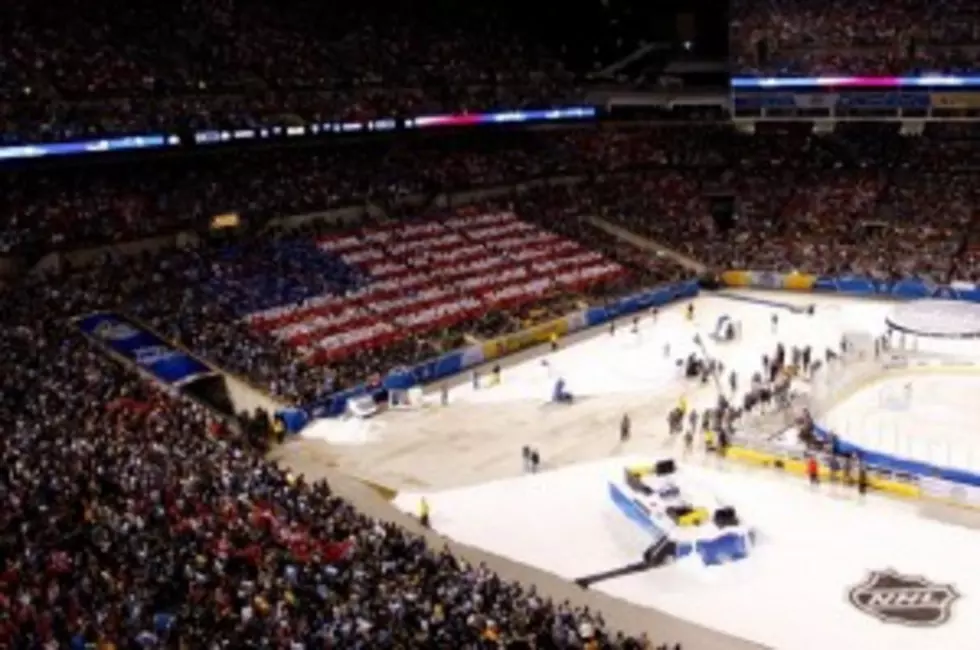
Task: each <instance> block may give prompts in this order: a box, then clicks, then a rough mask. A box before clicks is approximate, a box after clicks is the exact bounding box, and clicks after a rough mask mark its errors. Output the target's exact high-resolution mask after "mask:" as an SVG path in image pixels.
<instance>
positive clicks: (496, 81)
mask: <svg viewBox="0 0 980 650" xmlns="http://www.w3.org/2000/svg"><path fill="white" fill-rule="evenodd" d="M515 11H516V9H515V7H514V6H512V5H509V4H507V3H501V4H494V5H465V6H461V5H448V4H446V3H441V2H436V3H431V2H430V3H421V2H405V3H400V4H398V5H396V6H392V5H390V4H386V3H379V2H375V1H373V0H372V1H368V2H362V3H358V4H357V5H355V6H349V7H330V8H329V9H327V8H325V7H323V6H320V5H317V4H316V3H312V2H309V1H308V0H286V1H284V2H276V3H269V2H265V1H262V0H220V1H218V2H211V1H209V2H203V1H201V0H183V1H182V2H180V3H179V4H177V5H166V6H162V5H161V6H157V5H154V6H149V5H146V6H134V5H131V4H128V3H125V2H119V1H110V2H106V3H101V4H99V5H98V6H94V5H90V4H86V3H83V2H77V1H75V0H59V1H58V2H53V3H46V4H45V6H43V7H41V6H39V5H37V4H36V3H30V2H15V3H12V4H11V5H10V6H9V7H7V9H6V10H5V13H4V21H3V24H2V25H0V44H2V45H0V142H4V141H6V142H11V143H13V142H38V141H49V140H57V139H71V138H79V137H84V136H91V135H95V134H106V133H146V132H161V131H162V132H167V133H173V132H180V131H183V130H184V129H204V128H215V127H229V128H234V127H240V128H241V127H247V126H259V125H271V124H279V125H281V124H284V123H290V122H291V121H295V120H305V121H311V122H326V121H336V120H347V119H368V118H376V117H396V116H402V115H419V114H431V113H447V112H453V113H455V112H474V111H481V110H493V109H517V108H522V107H531V106H536V107H546V106H551V105H553V103H554V102H558V103H567V102H569V101H571V98H572V97H574V96H575V94H576V90H575V80H574V77H573V75H572V74H571V73H570V72H569V71H568V70H566V69H565V68H564V67H563V65H562V63H561V62H560V60H559V58H558V57H557V56H556V54H555V53H553V52H550V51H548V50H547V49H546V48H544V47H543V46H541V45H540V44H539V43H540V40H539V39H536V38H532V37H528V28H527V27H526V25H527V22H528V21H527V20H526V19H525V20H521V18H520V16H518V15H514V14H515ZM66 16H71V20H67V19H66Z"/></svg>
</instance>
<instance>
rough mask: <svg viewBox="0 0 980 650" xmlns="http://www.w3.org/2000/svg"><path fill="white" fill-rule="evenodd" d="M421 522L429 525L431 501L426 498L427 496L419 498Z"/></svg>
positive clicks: (426, 525)
mask: <svg viewBox="0 0 980 650" xmlns="http://www.w3.org/2000/svg"><path fill="white" fill-rule="evenodd" d="M419 523H420V524H422V525H423V526H425V527H426V528H428V527H429V502H428V501H426V500H425V497H422V498H421V499H420V500H419Z"/></svg>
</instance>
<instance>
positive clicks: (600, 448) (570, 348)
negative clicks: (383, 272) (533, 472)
mask: <svg viewBox="0 0 980 650" xmlns="http://www.w3.org/2000/svg"><path fill="white" fill-rule="evenodd" d="M732 295H736V296H738V295H745V294H739V293H737V292H733V293H732ZM748 295H753V296H759V295H760V294H757V293H756V294H748ZM761 297H763V298H768V299H772V300H778V301H780V302H782V303H787V304H796V305H800V306H802V305H806V304H811V303H817V305H818V307H817V312H816V315H815V316H812V317H811V316H807V315H804V314H795V313H791V312H790V311H788V310H786V309H776V308H772V307H767V306H763V305H759V304H755V303H750V302H745V301H742V300H736V299H732V298H723V297H719V296H717V295H715V296H712V295H709V296H705V297H699V298H697V299H695V301H694V303H695V314H696V316H695V320H694V322H693V323H692V322H688V321H687V320H686V319H685V317H684V309H685V307H686V303H684V304H676V305H672V306H670V307H667V308H664V309H661V311H660V314H659V316H658V318H657V319H656V321H655V320H654V319H653V318H652V317H651V316H650V315H649V314H643V315H641V316H640V327H639V333H638V334H632V333H631V332H630V327H631V324H630V319H628V318H627V319H624V320H623V321H622V322H621V323H620V324H619V326H618V328H617V331H616V333H615V335H610V334H609V333H608V331H607V330H605V329H603V330H597V331H595V332H589V333H586V334H585V335H584V337H585V338H584V339H582V340H578V341H576V342H568V341H563V342H562V347H561V349H560V350H558V351H557V352H555V353H547V352H544V351H542V352H541V354H543V355H544V357H542V356H540V355H539V356H535V357H533V358H528V359H525V360H523V361H519V362H517V363H512V364H511V365H507V366H505V368H504V371H503V382H502V383H501V384H500V385H498V386H492V387H487V386H486V385H485V384H484V385H483V387H481V388H479V389H474V388H473V387H472V386H471V384H470V382H469V380H468V377H461V378H460V379H459V382H458V383H457V384H456V385H454V386H453V388H452V389H451V392H450V395H449V401H450V404H449V406H448V407H445V408H443V407H439V406H433V407H432V408H428V409H424V410H422V411H415V412H389V413H385V414H384V415H382V416H380V417H376V418H372V419H370V420H357V419H351V420H346V421H324V422H322V423H321V424H320V425H318V426H317V427H316V428H315V429H313V430H308V432H305V433H304V435H312V436H316V437H318V438H321V439H323V440H325V441H326V442H329V443H330V444H331V449H332V455H333V456H336V457H337V460H338V462H340V463H343V465H344V466H345V467H347V468H349V469H350V470H351V472H352V473H354V474H355V475H357V476H361V477H363V478H367V479H370V480H372V481H375V482H378V483H381V484H384V485H386V486H390V487H392V488H395V489H402V488H419V487H428V488H445V487H455V486H459V485H464V484H471V483H478V482H481V481H487V480H492V479H495V478H500V477H503V476H511V475H514V474H516V473H519V472H520V470H521V463H520V450H521V448H522V447H523V446H524V445H531V446H533V447H536V448H537V449H538V450H539V452H540V453H541V455H542V458H543V459H544V463H545V465H546V466H549V467H557V466H562V465H566V464H568V463H572V462H577V461H582V460H592V459H596V458H603V457H606V456H608V455H610V454H614V453H622V452H625V451H629V452H644V451H656V450H660V449H662V448H663V447H664V445H665V444H667V443H668V441H667V440H666V416H667V413H668V412H669V411H670V409H672V408H673V407H674V406H676V405H677V403H678V400H679V399H680V398H681V397H682V396H683V397H684V398H685V399H686V400H687V401H688V404H689V405H690V406H691V407H693V408H697V409H700V408H703V407H706V406H709V405H711V406H713V405H714V403H715V401H716V399H717V392H716V390H715V388H714V386H710V385H709V386H701V385H699V384H695V383H693V382H691V381H689V380H685V379H681V378H680V377H679V370H678V368H677V367H676V366H675V361H676V359H677V358H679V357H681V356H684V355H686V354H687V353H688V352H689V351H690V350H692V349H693V346H694V344H693V338H694V336H695V335H696V334H699V335H700V336H701V338H702V340H703V341H704V342H705V345H706V347H707V349H708V352H709V354H711V355H712V356H714V357H716V358H718V359H719V360H721V361H722V362H723V363H724V364H725V366H726V367H727V368H728V369H735V370H736V371H737V372H738V374H739V376H740V377H742V378H743V384H747V383H748V377H749V376H750V375H751V374H752V373H753V372H756V371H757V370H758V369H759V368H760V359H761V356H762V355H763V354H772V352H773V351H774V350H775V347H776V344H777V342H779V341H782V342H783V343H784V344H786V345H787V346H792V345H807V344H809V345H813V346H814V348H815V349H817V350H820V349H822V348H823V347H836V346H837V345H838V344H839V341H840V338H841V336H842V334H843V333H844V332H847V331H853V330H862V331H874V332H875V333H880V332H882V331H884V329H885V322H884V317H885V314H886V313H887V312H888V310H889V309H890V308H891V305H890V304H888V303H878V302H860V301H854V300H852V299H842V298H837V297H824V298H820V297H814V296H812V295H803V294H788V293H785V292H781V293H767V294H761ZM773 313H776V314H778V317H779V326H778V331H777V333H775V334H774V333H772V331H771V325H770V317H771V315H772V314H773ZM722 315H728V316H730V317H732V318H734V319H736V320H740V321H742V323H743V340H741V341H739V342H737V343H735V344H717V343H715V342H714V341H713V340H711V338H710V337H709V336H708V334H709V333H710V332H712V331H713V330H714V328H715V325H716V323H717V321H718V318H719V317H721V316H722ZM668 343H669V344H670V346H671V350H670V355H669V357H665V355H664V346H665V344H668ZM542 358H547V360H548V363H549V366H550V368H549V367H545V366H543V365H542V363H541V359H542ZM483 372H484V375H485V374H486V372H487V370H486V369H484V371H483ZM559 376H560V377H563V378H564V379H565V380H566V383H567V386H568V389H569V390H570V391H571V392H572V393H573V394H575V396H576V397H577V401H576V403H575V404H574V405H573V406H570V407H565V406H560V405H554V404H550V403H549V399H550V396H551V391H552V388H553V386H554V383H555V380H556V378H557V377H559ZM429 390H430V395H429V399H430V400H431V401H433V402H438V394H437V393H438V388H437V387H430V389H429ZM624 413H628V414H629V415H630V418H631V420H632V421H633V427H634V436H633V439H632V440H631V441H630V442H629V443H628V444H627V445H626V446H625V447H623V446H621V445H620V444H619V442H618V432H619V421H620V419H621V418H622V416H623V414H624ZM447 458H449V459H452V460H451V461H447Z"/></svg>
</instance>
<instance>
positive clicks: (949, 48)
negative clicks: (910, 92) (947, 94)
mask: <svg viewBox="0 0 980 650" xmlns="http://www.w3.org/2000/svg"><path fill="white" fill-rule="evenodd" d="M978 44H980V22H978V21H977V20H976V14H975V11H974V7H973V5H972V4H971V3H969V2H960V1H958V0H957V1H954V2H949V3H944V4H943V5H942V7H940V6H939V5H936V4H934V3H930V2H926V1H925V0H906V1H904V2H887V1H884V0H860V1H859V2H834V1H832V2H813V1H811V0H776V1H774V2H769V3H766V4H758V3H751V2H735V3H733V6H732V29H731V47H732V52H733V55H734V59H735V62H736V71H737V72H738V73H740V74H748V75H764V76H768V75H797V76H799V75H812V76H834V75H855V76H873V75H883V76H890V75H903V74H904V75H914V74H928V73H947V74H963V73H970V72H974V71H975V67H976V66H975V61H976V57H975V54H976V46H977V45H978Z"/></svg>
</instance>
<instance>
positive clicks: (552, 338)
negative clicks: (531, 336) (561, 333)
mask: <svg viewBox="0 0 980 650" xmlns="http://www.w3.org/2000/svg"><path fill="white" fill-rule="evenodd" d="M548 338H549V340H550V341H551V351H552V352H557V351H558V333H557V332H552V333H551V336H550V337H548Z"/></svg>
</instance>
